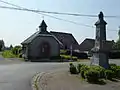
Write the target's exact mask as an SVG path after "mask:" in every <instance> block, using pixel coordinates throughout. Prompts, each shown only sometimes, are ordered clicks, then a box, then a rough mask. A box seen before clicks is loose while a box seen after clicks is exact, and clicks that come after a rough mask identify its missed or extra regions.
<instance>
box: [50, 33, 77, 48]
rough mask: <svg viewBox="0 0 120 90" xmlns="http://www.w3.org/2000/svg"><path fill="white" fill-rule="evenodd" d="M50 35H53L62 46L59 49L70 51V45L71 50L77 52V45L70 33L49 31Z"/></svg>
mask: <svg viewBox="0 0 120 90" xmlns="http://www.w3.org/2000/svg"><path fill="white" fill-rule="evenodd" d="M50 33H51V34H53V35H54V36H55V37H56V38H57V39H58V40H59V41H60V42H61V43H62V44H63V46H62V47H61V49H68V50H70V49H71V45H72V50H78V48H79V44H78V42H77V41H76V39H75V38H74V36H73V35H72V34H71V33H64V32H54V31H50Z"/></svg>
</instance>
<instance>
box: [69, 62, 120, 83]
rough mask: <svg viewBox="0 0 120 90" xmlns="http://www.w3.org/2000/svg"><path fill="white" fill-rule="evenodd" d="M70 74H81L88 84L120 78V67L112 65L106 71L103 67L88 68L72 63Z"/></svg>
mask: <svg viewBox="0 0 120 90" xmlns="http://www.w3.org/2000/svg"><path fill="white" fill-rule="evenodd" d="M70 73H71V74H80V75H81V77H82V78H84V79H86V80H87V81H88V82H92V83H93V82H94V83H96V82H98V81H99V80H100V79H109V80H112V79H113V78H120V66H117V65H115V64H110V67H109V69H105V68H103V67H101V66H87V65H84V64H78V65H77V66H75V65H73V64H72V63H70Z"/></svg>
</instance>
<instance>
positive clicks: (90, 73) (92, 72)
mask: <svg viewBox="0 0 120 90" xmlns="http://www.w3.org/2000/svg"><path fill="white" fill-rule="evenodd" d="M99 75H100V72H99V71H97V70H96V69H93V68H90V69H89V70H87V71H86V72H85V77H86V79H87V81H88V82H94V83H95V82H98V80H99V78H100V76H99Z"/></svg>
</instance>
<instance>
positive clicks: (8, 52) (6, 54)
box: [2, 50, 18, 58]
mask: <svg viewBox="0 0 120 90" xmlns="http://www.w3.org/2000/svg"><path fill="white" fill-rule="evenodd" d="M2 56H3V57H4V58H16V57H18V56H17V55H14V54H13V53H12V51H11V50H5V51H3V52H2Z"/></svg>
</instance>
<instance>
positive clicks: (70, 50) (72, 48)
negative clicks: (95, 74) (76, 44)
mask: <svg viewBox="0 0 120 90" xmlns="http://www.w3.org/2000/svg"><path fill="white" fill-rule="evenodd" d="M72 49H73V48H72V44H71V46H70V56H71V61H72Z"/></svg>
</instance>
